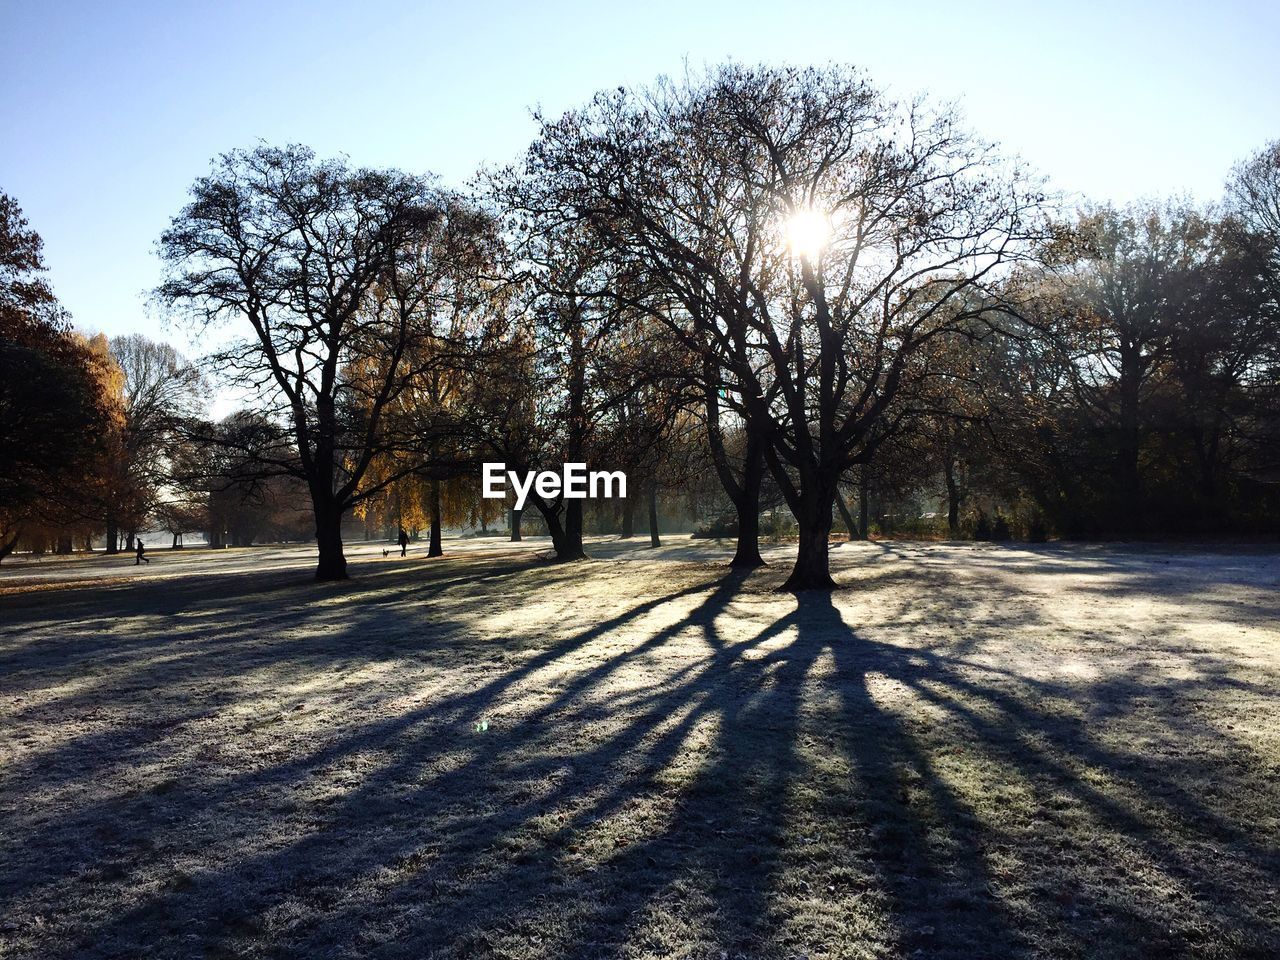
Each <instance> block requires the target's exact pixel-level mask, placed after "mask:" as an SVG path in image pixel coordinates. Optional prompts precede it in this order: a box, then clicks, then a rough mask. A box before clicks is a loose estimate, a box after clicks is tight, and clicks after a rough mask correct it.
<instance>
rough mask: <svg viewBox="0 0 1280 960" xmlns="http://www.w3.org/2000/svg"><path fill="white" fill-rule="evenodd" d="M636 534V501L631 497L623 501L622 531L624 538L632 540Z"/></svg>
mask: <svg viewBox="0 0 1280 960" xmlns="http://www.w3.org/2000/svg"><path fill="white" fill-rule="evenodd" d="M635 535H636V502H635V501H634V500H633V499H631V498H630V497H626V498H625V499H623V501H622V533H621V534H620V536H621V538H622V539H623V540H630V539H631V538H632V537H634V536H635Z"/></svg>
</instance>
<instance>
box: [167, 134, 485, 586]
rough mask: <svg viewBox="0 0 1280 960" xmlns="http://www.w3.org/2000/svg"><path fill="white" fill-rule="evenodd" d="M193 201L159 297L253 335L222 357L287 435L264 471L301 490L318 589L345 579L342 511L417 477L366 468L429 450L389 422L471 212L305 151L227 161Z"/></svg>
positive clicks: (257, 152) (172, 233)
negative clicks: (315, 549)
mask: <svg viewBox="0 0 1280 960" xmlns="http://www.w3.org/2000/svg"><path fill="white" fill-rule="evenodd" d="M191 194H192V199H191V202H190V203H189V204H188V205H187V206H186V207H185V208H184V209H183V210H182V212H181V213H179V214H178V216H177V217H175V218H174V221H173V223H172V225H171V226H170V228H169V229H168V230H166V231H165V232H164V234H163V236H162V237H161V241H160V247H161V253H162V256H163V258H164V260H165V262H166V264H167V266H168V278H167V280H166V281H165V283H164V284H163V285H162V286H161V287H160V289H159V291H158V292H159V296H160V299H161V300H162V301H163V302H165V303H167V304H169V305H170V306H172V307H174V308H178V309H181V310H184V311H186V312H187V313H188V314H189V315H190V316H191V317H192V318H193V319H194V320H195V321H196V322H197V323H200V324H206V325H208V324H220V323H222V322H224V321H228V320H236V321H240V322H242V323H245V324H247V326H248V328H249V335H248V336H247V337H244V338H243V339H237V340H236V341H235V342H233V343H232V344H230V345H229V346H228V347H227V348H226V349H224V350H221V351H220V352H219V353H218V354H217V355H216V357H215V358H214V362H215V363H216V364H217V366H218V367H219V368H220V369H221V370H223V371H225V372H226V373H228V374H229V375H230V376H231V377H233V378H234V379H236V380H238V381H239V382H241V383H242V384H244V385H246V386H249V387H252V388H256V389H257V390H258V391H259V396H260V400H261V403H262V404H263V407H264V409H265V410H266V411H267V412H268V413H269V414H270V415H271V416H272V417H273V419H274V420H275V422H277V423H279V424H280V425H281V426H282V428H284V429H285V430H286V431H287V433H288V440H289V443H288V450H289V451H290V453H289V455H288V456H281V457H278V458H273V459H271V460H269V461H267V462H265V463H264V464H263V466H264V468H266V469H270V470H276V471H280V472H285V473H288V474H291V475H293V476H296V477H297V478H299V479H300V480H302V481H303V482H304V483H305V484H306V486H307V489H308V491H309V493H310V496H311V502H312V507H313V512H314V516H315V525H316V541H317V544H318V546H319V554H320V556H319V563H318V565H317V569H316V578H317V579H320V580H337V579H343V578H345V577H346V575H347V573H346V566H347V565H346V559H345V557H344V555H343V549H342V535H341V522H342V518H343V515H344V514H345V513H346V512H347V511H348V510H350V509H351V508H352V507H353V506H354V505H355V504H357V503H359V502H360V501H362V500H363V499H364V498H366V497H368V496H370V495H372V494H375V493H376V492H377V491H378V490H380V489H381V488H382V487H384V486H386V485H387V484H390V483H392V482H394V481H395V480H396V479H397V478H398V477H399V476H401V475H403V473H407V472H409V471H411V470H413V469H414V467H415V464H414V463H413V462H411V461H410V460H408V459H405V460H402V461H400V463H401V466H400V467H399V468H398V470H396V471H391V472H387V471H379V472H376V473H375V472H371V470H370V468H371V465H372V464H374V462H375V460H377V459H378V458H379V457H382V456H383V455H386V454H389V453H395V452H399V451H406V450H412V449H415V448H416V446H417V444H418V442H419V440H420V437H419V436H418V435H417V434H416V432H415V431H414V429H413V428H412V426H411V425H410V424H407V423H406V422H404V420H403V418H397V417H393V416H389V413H390V412H391V411H393V410H394V409H395V405H396V401H397V400H398V399H399V398H400V397H401V395H402V394H403V393H404V392H405V391H406V390H407V389H409V388H410V386H411V385H412V384H414V383H415V381H416V380H417V378H419V377H420V376H421V375H422V373H423V365H424V364H431V363H434V362H435V360H434V354H430V353H429V354H428V355H427V356H426V357H425V358H424V357H423V356H422V353H421V351H415V349H414V347H415V345H416V344H419V343H421V342H422V341H423V340H424V339H428V338H430V337H432V336H434V335H435V334H436V330H435V329H434V328H433V324H432V321H433V318H434V317H435V313H436V308H437V306H438V304H437V291H436V289H435V288H434V287H433V285H432V281H433V279H435V278H436V277H438V273H439V272H438V271H437V270H435V269H434V260H435V259H436V258H440V257H448V256H449V255H450V250H449V245H448V243H447V242H446V239H445V238H448V237H451V236H456V234H457V232H458V231H451V230H450V229H449V228H450V224H451V223H452V222H453V221H454V219H455V218H464V219H466V220H467V221H468V222H471V220H472V217H471V214H470V212H467V211H463V210H462V209H461V208H460V207H458V206H456V205H451V203H450V202H449V198H448V197H446V196H445V195H444V194H443V193H442V192H441V191H440V190H438V189H436V188H435V187H434V186H433V185H432V182H431V181H430V180H429V179H426V178H424V177H420V176H412V175H409V174H405V173H401V172H399V171H395V170H369V169H353V168H351V167H349V166H348V165H347V164H346V163H345V162H343V161H340V160H326V161H320V160H317V159H316V157H315V155H314V154H313V153H312V151H310V150H308V149H306V148H304V147H298V146H292V147H287V148H274V147H266V146H263V147H259V148H257V149H254V150H249V151H233V152H231V153H228V154H225V155H223V156H222V157H221V158H220V159H219V160H218V161H217V162H216V164H215V166H214V169H213V171H212V172H211V173H210V174H209V175H208V176H206V177H203V178H201V179H199V180H197V181H196V183H195V185H194V186H193V187H192V190H191ZM384 460H385V457H384Z"/></svg>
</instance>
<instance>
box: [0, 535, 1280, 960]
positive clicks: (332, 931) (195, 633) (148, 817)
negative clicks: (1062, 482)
mask: <svg viewBox="0 0 1280 960" xmlns="http://www.w3.org/2000/svg"><path fill="white" fill-rule="evenodd" d="M451 547H452V552H453V556H451V557H448V558H445V559H444V560H430V561H428V560H426V559H425V558H423V557H421V556H413V555H411V556H410V557H409V558H408V559H405V560H401V559H400V558H399V557H398V556H395V555H392V556H391V557H388V558H385V559H384V558H383V557H382V555H381V546H379V547H378V548H377V549H373V548H370V547H363V548H359V549H357V550H355V551H353V553H354V554H355V561H354V563H353V566H352V571H353V573H354V575H355V579H354V580H352V581H351V582H350V583H348V584H343V585H337V586H333V585H326V586H320V585H316V584H314V583H312V582H310V581H309V565H310V563H311V560H312V558H311V553H310V551H307V550H303V549H300V548H290V549H254V550H240V551H224V552H213V551H187V552H186V553H185V554H181V555H176V554H171V553H168V552H166V551H160V550H156V551H154V552H153V553H152V554H150V556H152V557H153V558H154V561H155V562H153V563H152V564H151V566H150V567H142V568H137V569H136V570H135V568H134V567H133V566H132V565H131V560H126V559H120V560H107V559H105V558H101V559H97V560H92V561H76V562H70V563H43V564H27V565H22V564H18V565H12V566H11V565H10V564H6V565H5V568H3V569H0V729H2V730H3V734H4V735H3V739H2V740H0V956H4V957H72V956H74V957H137V956H158V957H238V956H244V957H298V958H303V957H306V958H315V957H357V956H358V957H403V958H422V957H441V958H462V957H511V958H535V957H594V956H609V957H615V956H617V957H698V958H719V957H739V956H745V957H779V958H782V957H800V956H807V957H810V958H818V957H956V958H960V957H964V958H970V957H979V956H991V957H1006V956H1014V957H1016V956H1036V957H1042V956H1043V957H1049V956H1053V957H1059V956H1079V957H1167V956H1178V955H1187V956H1197V957H1223V958H1225V957H1257V958H1262V957H1274V956H1277V955H1280V917H1278V915H1277V909H1278V908H1277V903H1278V902H1280V891H1278V887H1280V852H1278V846H1280V843H1278V841H1280V717H1278V716H1277V693H1278V692H1280V626H1278V624H1280V553H1278V552H1276V551H1274V550H1266V549H1261V548H1241V549H1240V550H1235V551H1232V550H1228V549H1225V548H1222V549H1202V548H1168V549H1164V548H1120V547H1083V546H1067V545H1049V546H1044V547H1035V548H1027V547H993V546H981V547H973V546H969V545H904V544H856V545H854V544H851V545H846V546H843V547H841V548H839V549H837V550H835V551H834V554H833V555H834V556H835V557H836V558H837V561H838V566H839V575H838V578H839V580H840V581H841V583H842V584H843V586H844V589H842V590H841V591H840V592H838V593H836V594H835V595H833V596H831V597H827V596H822V595H813V596H804V597H801V598H800V599H799V600H797V599H796V598H795V597H792V596H789V595H785V594H779V593H777V592H775V588H776V586H777V585H778V584H779V583H780V581H781V580H782V578H783V577H784V576H785V573H786V567H787V563H786V557H785V556H784V555H783V554H782V553H775V554H774V555H772V556H771V557H770V559H771V560H773V561H774V562H773V563H772V565H771V566H770V567H769V568H768V569H767V570H762V571H758V572H755V573H752V574H750V575H746V576H743V575H734V576H729V575H727V573H726V571H725V569H724V568H723V567H722V564H723V561H724V559H725V556H726V555H725V554H724V553H723V552H722V551H720V550H718V549H717V548H716V546H715V545H701V546H698V547H695V546H693V545H691V544H690V543H689V542H688V541H687V540H679V541H674V542H673V545H671V546H668V547H664V548H662V549H661V550H659V551H649V550H645V549H643V548H642V545H640V544H636V545H635V546H631V545H627V544H620V543H617V542H610V543H603V542H602V543H597V544H594V545H593V552H594V553H595V555H596V557H597V559H596V560H594V561H592V562H588V563H584V564H575V565H568V566H555V565H549V564H547V563H545V562H543V561H541V560H539V559H538V558H537V557H536V556H535V554H536V552H537V551H539V550H545V544H540V543H538V542H537V541H534V542H532V543H526V544H524V545H508V544H494V543H489V544H475V543H471V544H466V545H464V544H462V543H457V544H453V545H451ZM779 549H782V548H779ZM784 552H785V551H784Z"/></svg>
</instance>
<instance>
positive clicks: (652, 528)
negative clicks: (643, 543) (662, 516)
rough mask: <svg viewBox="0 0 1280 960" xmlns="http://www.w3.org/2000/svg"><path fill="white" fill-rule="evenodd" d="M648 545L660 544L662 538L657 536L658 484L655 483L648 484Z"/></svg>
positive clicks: (655, 545)
mask: <svg viewBox="0 0 1280 960" xmlns="http://www.w3.org/2000/svg"><path fill="white" fill-rule="evenodd" d="M649 546H651V547H660V546H662V540H661V539H660V538H659V537H658V485H657V484H656V483H651V484H649Z"/></svg>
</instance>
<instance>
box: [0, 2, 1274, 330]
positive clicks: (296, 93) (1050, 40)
mask: <svg viewBox="0 0 1280 960" xmlns="http://www.w3.org/2000/svg"><path fill="white" fill-rule="evenodd" d="M1278 46H1280V0H1251V2H1245V0H1239V2H1231V0H1225V2H1218V3H1209V2H1195V3H1192V2H1186V0H1169V2H1164V3H1156V2H1144V3H1138V2H1125V0H1113V2H1107V3H1093V2H1083V0H1081V2H1059V3H1054V4H1049V3H1036V2H1032V0H1025V2H1020V3H1015V2H1007V3H984V2H959V0H957V2H951V3H926V2H915V3H908V2H904V0H897V2H887V0H886V2H876V3H866V2H856V0H845V2H836V0H831V2H803V0H791V2H782V0H779V2H776V3H751V2H746V0H737V2H729V3H719V2H717V3H706V2H697V0H680V2H666V0H661V2H649V3H645V2H643V0H637V2H633V3H627V4H610V3H606V2H604V0H601V2H599V3H596V4H590V3H576V4H571V3H554V2H546V3H543V2H535V0H525V2H512V3H483V2H475V3H471V4H466V3H458V2H455V3H428V2H418V3H410V2H376V0H372V2H355V0H342V2H336V0H323V2H314V3H301V2H271V0H259V2H247V0H218V2H214V0H207V2H196V0H166V2H160V0H134V2H109V0H95V2H73V0H0V131H3V134H2V135H3V138H4V139H3V147H2V148H0V190H4V191H5V192H8V193H10V194H12V195H13V196H15V197H17V199H18V201H19V202H20V203H21V204H22V206H23V207H24V209H25V210H26V212H27V215H28V217H29V219H30V220H31V222H32V225H33V226H34V227H35V228H36V229H37V230H38V231H39V232H40V233H41V234H42V235H43V236H44V238H45V241H46V252H47V256H48V261H49V264H50V267H51V274H52V280H53V283H54V287H55V289H56V290H57V292H58V294H59V296H60V297H61V298H62V300H63V302H64V303H65V304H66V305H67V306H68V307H69V308H70V309H71V311H72V313H73V316H74V318H75V320H76V322H77V323H78V324H79V325H80V326H82V327H84V328H87V329H96V330H105V331H106V332H108V333H111V334H116V333H122V332H128V331H134V330H138V331H142V332H145V333H148V334H149V335H152V336H164V337H166V338H168V339H171V340H173V341H174V342H175V343H176V344H177V345H179V346H180V347H185V346H187V344H186V343H185V341H184V338H183V337H182V336H181V335H179V334H177V333H172V332H169V333H166V332H165V331H164V330H162V328H161V326H160V324H159V322H158V320H157V319H156V318H151V317H148V316H147V315H146V313H145V310H144V305H143V292H144V291H145V290H147V289H149V288H150V287H152V286H153V285H154V284H155V283H156V282H157V280H158V277H159V267H158V263H157V261H156V259H155V255H154V242H155V240H156V238H157V236H158V235H159V233H160V231H161V230H162V229H163V227H164V226H165V224H166V222H167V219H168V218H169V217H170V216H171V215H172V214H173V213H175V212H176V211H177V210H178V209H179V208H180V207H181V205H182V203H183V202H184V196H185V192H186V189H187V187H188V185H189V184H190V183H191V181H192V180H193V179H194V178H195V177H196V176H198V175H200V174H201V173H203V172H205V170H207V168H208V163H209V160H210V158H211V157H213V156H214V155H215V154H217V153H219V152H222V151H224V150H227V149H229V148H231V147H237V146H247V145H252V144H253V143H254V142H255V141H257V140H258V139H264V140H267V141H270V142H273V143H286V142H302V143H307V144H310V145H311V146H313V147H315V148H316V149H317V150H318V151H319V152H321V153H322V154H334V153H346V154H348V155H349V156H350V157H351V158H352V159H353V160H354V161H356V162H358V163H361V164H374V165H386V166H399V167H403V168H405V169H408V170H414V171H423V170H430V171H433V172H435V173H437V174H440V175H441V176H442V177H443V178H444V180H445V181H446V182H447V183H454V184H458V185H461V184H462V183H463V181H465V180H466V179H467V178H468V177H469V176H470V175H471V174H472V172H473V171H474V170H475V169H476V168H477V167H478V166H480V165H481V164H491V165H496V164H500V163H504V162H506V161H508V160H510V159H512V158H514V157H515V156H516V154H517V153H518V151H519V150H520V149H521V148H522V147H523V146H524V145H525V144H527V142H528V141H529V138H530V137H531V135H532V133H533V124H532V122H531V120H530V118H529V111H530V108H531V107H534V106H536V105H541V106H543V107H544V108H546V109H547V110H550V111H556V110H561V109H564V108H566V107H569V106H573V105H575V104H578V103H580V102H582V101H584V100H585V99H586V98H587V97H589V96H590V94H591V93H592V92H593V91H595V90H597V89H600V88H603V87H610V86H616V85H618V84H632V83H645V82H648V81H650V80H652V79H653V78H654V77H655V76H657V75H658V74H660V73H676V72H679V71H681V70H682V69H683V66H682V65H683V63H684V62H685V61H686V60H687V61H688V62H689V63H691V64H692V65H693V66H695V67H699V66H702V65H704V64H711V63H715V62H718V61H720V60H723V59H726V58H733V59H736V60H739V61H742V62H747V63H755V62H761V61H767V62H789V63H797V64H801V63H823V62H827V61H842V62H849V63H855V64H858V65H860V66H863V67H865V68H866V69H867V70H868V71H869V72H870V74H871V76H872V78H873V79H875V80H876V81H877V82H878V83H880V84H882V85H885V86H887V87H888V88H889V89H890V90H891V91H892V92H894V93H896V94H910V93H914V92H918V91H928V92H929V93H931V94H933V95H934V96H937V97H939V98H943V99H955V100H958V101H959V102H960V103H961V105H962V106H963V108H964V110H965V112H966V114H967V116H968V118H969V121H970V123H971V125H972V126H973V127H974V128H976V129H977V130H978V132H980V133H981V134H982V135H984V136H987V137H990V138H993V139H996V140H998V141H1000V142H1001V143H1002V144H1003V145H1004V146H1005V147H1006V148H1007V149H1008V150H1010V151H1012V152H1016V153H1018V154H1020V155H1022V156H1023V157H1024V158H1025V159H1026V160H1028V161H1029V162H1030V163H1031V164H1032V165H1034V166H1035V167H1036V168H1038V169H1039V170H1040V171H1041V172H1043V173H1044V174H1046V175H1047V176H1048V177H1049V178H1050V180H1051V182H1052V183H1053V184H1054V185H1055V186H1056V187H1058V188H1060V189H1064V190H1069V191H1078V192H1080V193H1082V194H1084V195H1087V196H1089V197H1091V198H1093V199H1099V200H1104V199H1110V200H1117V201H1125V200H1129V199H1133V198H1136V197H1141V196H1152V195H1163V194H1168V193H1183V194H1190V195H1192V196H1193V197H1195V198H1196V199H1199V200H1212V199H1214V198H1215V197H1217V196H1218V194H1219V191H1220V189H1221V185H1222V182H1223V180H1224V178H1225V176H1226V174H1227V171H1228V169H1229V168H1230V166H1231V164H1232V163H1233V162H1234V161H1236V160H1237V159H1240V158H1241V157H1243V156H1245V155H1246V154H1248V153H1249V152H1251V151H1253V150H1255V149H1256V148H1258V147H1259V146H1261V145H1262V144H1263V143H1264V142H1265V141H1267V140H1269V139H1273V138H1276V137H1280V55H1278V51H1277V47H1278Z"/></svg>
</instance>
